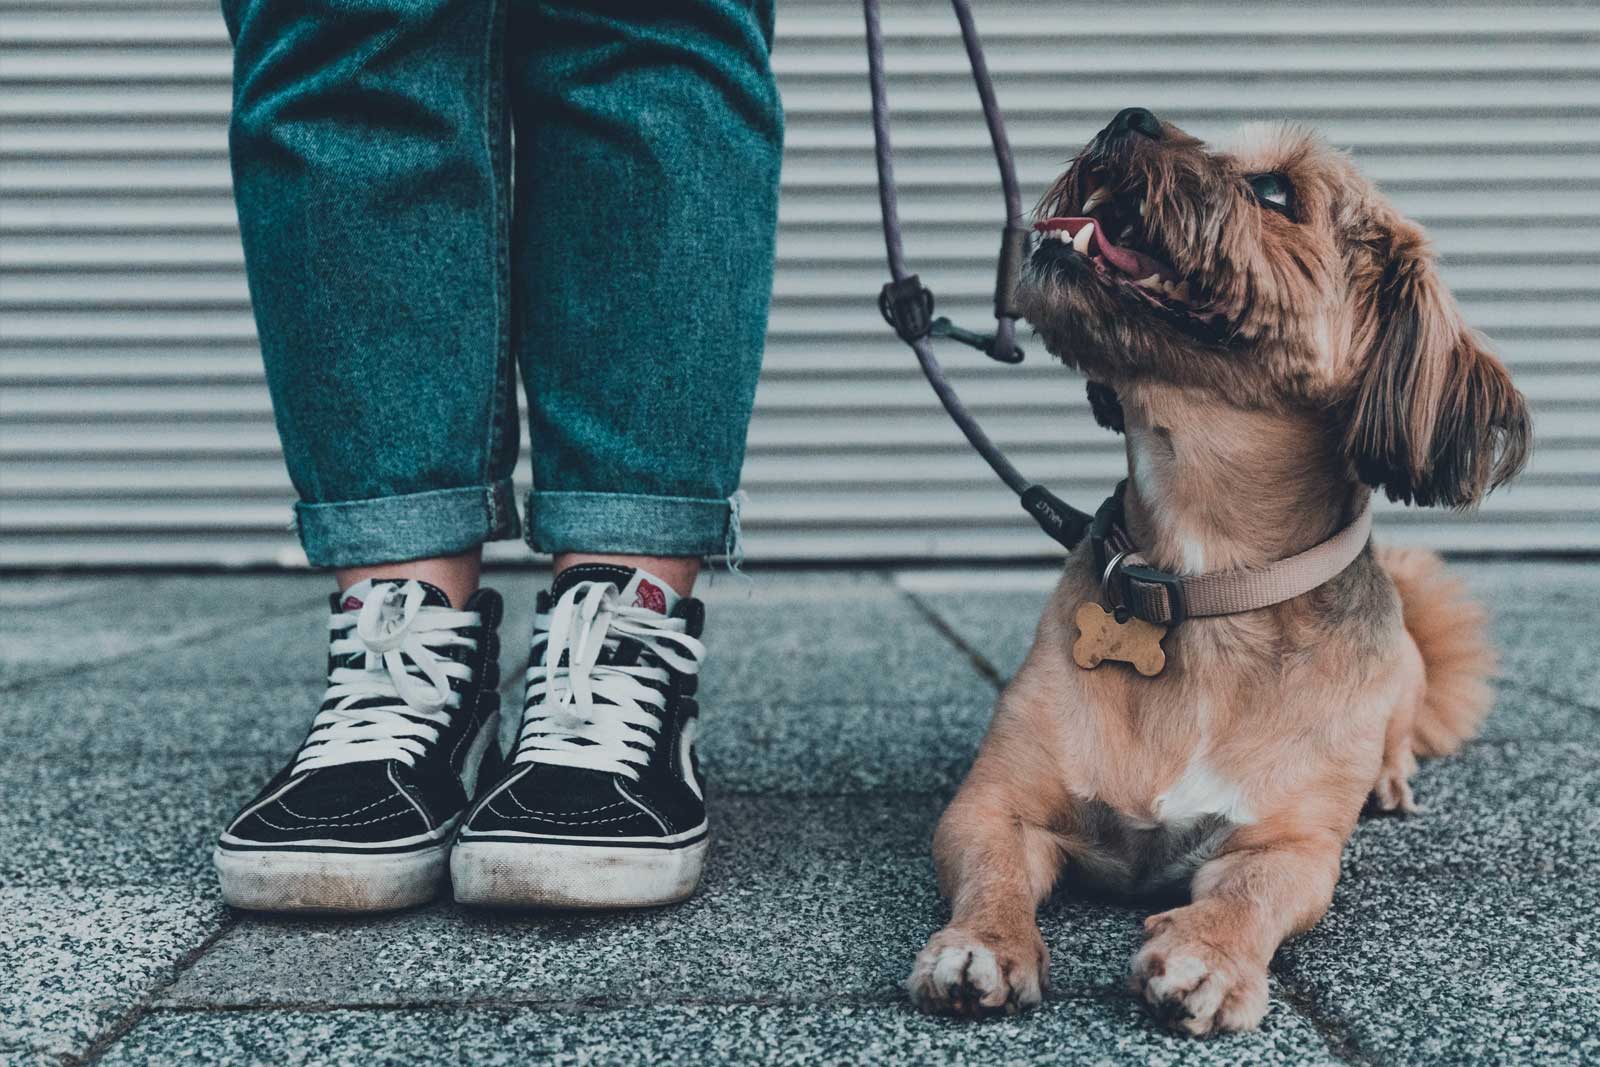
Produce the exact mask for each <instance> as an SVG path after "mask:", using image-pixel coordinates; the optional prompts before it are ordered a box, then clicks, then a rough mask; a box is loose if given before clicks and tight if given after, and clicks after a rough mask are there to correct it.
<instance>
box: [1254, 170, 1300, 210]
mask: <svg viewBox="0 0 1600 1067" xmlns="http://www.w3.org/2000/svg"><path fill="white" fill-rule="evenodd" d="M1248 180H1249V182H1250V189H1251V191H1252V192H1254V193H1255V194H1256V199H1257V200H1258V201H1260V203H1261V206H1262V207H1266V208H1271V209H1272V210H1273V211H1276V212H1277V213H1278V214H1280V215H1283V216H1285V217H1286V218H1287V217H1290V215H1289V199H1290V191H1291V190H1290V189H1289V181H1288V179H1287V178H1285V177H1284V176H1283V175H1281V174H1256V175H1253V176H1252V177H1250V178H1249V179H1248Z"/></svg>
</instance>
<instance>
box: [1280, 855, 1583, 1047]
mask: <svg viewBox="0 0 1600 1067" xmlns="http://www.w3.org/2000/svg"><path fill="white" fill-rule="evenodd" d="M1597 909H1600V892H1597V889H1596V886H1595V882H1594V880H1593V878H1592V872H1591V877H1590V878H1586V879H1537V878H1535V879H1518V880H1510V879H1496V878H1478V879H1467V878H1436V879H1427V880H1423V881H1409V882H1394V881H1385V880H1382V879H1375V880H1364V881H1359V882H1347V883H1345V884H1343V885H1341V886H1340V888H1339V891H1338V893H1337V894H1336V896H1335V899H1334V906H1333V909H1332V911H1331V912H1330V913H1329V915H1328V917H1327V918H1326V919H1324V920H1323V922H1322V923H1321V924H1320V925H1319V926H1317V927H1316V928H1315V929H1314V930H1312V931H1311V932H1310V933H1309V934H1307V935H1306V936H1305V937H1304V938H1301V939H1300V940H1298V941H1296V942H1293V943H1292V944H1290V945H1289V946H1287V947H1286V948H1285V949H1284V950H1283V952H1282V953H1281V954H1280V956H1279V962H1278V967H1277V969H1278V971H1279V972H1280V974H1281V975H1282V976H1283V979H1284V980H1285V981H1286V982H1288V983H1290V984H1292V985H1293V986H1295V987H1296V988H1297V989H1298V990H1300V992H1301V997H1302V999H1301V1003H1303V1004H1309V1006H1310V1009H1311V1010H1313V1011H1315V1012H1316V1013H1318V1015H1319V1016H1321V1017H1322V1018H1324V1019H1327V1020H1328V1021H1330V1022H1331V1023H1332V1025H1333V1026H1335V1027H1336V1028H1337V1029H1338V1030H1339V1031H1341V1032H1343V1033H1344V1034H1346V1035H1347V1036H1348V1037H1349V1038H1350V1040H1351V1041H1352V1043H1353V1044H1354V1045H1355V1046H1356V1047H1357V1049H1359V1050H1360V1051H1362V1052H1364V1053H1365V1054H1366V1055H1367V1056H1368V1057H1370V1059H1371V1062H1374V1063H1384V1064H1395V1065H1397V1067H1398V1065H1418V1067H1421V1065H1424V1064H1428V1065H1439V1067H1447V1065H1448V1067H1454V1065H1458V1064H1489V1063H1497V1064H1539V1065H1546V1064H1549V1065H1555V1064H1579V1063H1588V1064H1592V1063H1596V1062H1600V930H1597V928H1596V925H1595V915H1596V912H1597Z"/></svg>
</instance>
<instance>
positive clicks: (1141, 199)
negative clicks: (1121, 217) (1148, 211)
mask: <svg viewBox="0 0 1600 1067" xmlns="http://www.w3.org/2000/svg"><path fill="white" fill-rule="evenodd" d="M1139 217H1140V218H1141V219H1142V218H1144V197H1142V196H1141V197H1140V198H1139Z"/></svg>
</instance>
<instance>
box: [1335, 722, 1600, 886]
mask: <svg viewBox="0 0 1600 1067" xmlns="http://www.w3.org/2000/svg"><path fill="white" fill-rule="evenodd" d="M1415 787H1416V793H1417V801H1418V803H1420V804H1422V805H1423V806H1424V807H1425V809H1426V810H1425V811H1424V812H1423V813H1422V814H1421V815H1417V816H1412V817H1409V818H1407V817H1398V816H1385V817H1377V818H1368V819H1364V820H1362V822H1361V825H1360V826H1359V827H1357V829H1356V832H1355V835H1354V837H1353V838H1352V839H1351V841H1350V844H1349V845H1348V846H1347V847H1346V849H1345V869H1346V872H1347V877H1358V878H1364V879H1365V878H1373V877H1374V876H1377V877H1380V878H1381V877H1397V876H1407V875H1414V874H1420V873H1425V872H1435V873H1444V872H1454V873H1456V874H1458V875H1460V876H1471V877H1478V878H1484V877H1491V876H1497V877H1515V876H1521V875H1524V874H1530V873H1532V874H1541V875H1549V874H1559V875H1583V876H1587V877H1589V878H1591V879H1592V878H1593V877H1594V874H1595V872H1596V871H1600V813H1597V808H1596V798H1600V749H1597V748H1596V747H1595V746H1593V745H1591V744H1586V743H1582V742H1575V741H1561V742H1549V741H1538V742H1535V741H1507V742H1502V743H1490V742H1479V743H1477V744H1474V745H1473V746H1471V747H1470V748H1468V749H1467V750H1466V751H1464V752H1462V753H1461V754H1459V755H1456V756H1452V757H1449V758H1446V759H1440V760H1430V761H1428V762H1427V763H1425V764H1424V765H1423V767H1422V770H1421V772H1420V773H1419V774H1418V775H1417V778H1416V780H1415Z"/></svg>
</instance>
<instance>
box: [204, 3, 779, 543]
mask: <svg viewBox="0 0 1600 1067" xmlns="http://www.w3.org/2000/svg"><path fill="white" fill-rule="evenodd" d="M224 15H225V16H226V19H227V22H228V28H229V31H230V33H231V35H232V36H233V39H234V46H235V49H234V58H235V62H234V108H233V122H232V127H231V130H230V145H231V154H232V160H233V175H234V191H235V195H236V198H237V203H238V210H239V225H240V230H241V233H242V236H243V240H244V249H245V262H246V267H247V271H248V274H249V279H250V293H251V299H252V301H253V303H254V307H255V313H256V323H257V328H258V332H259V334H260V338H261V348H262V354H263V357H264V360H265V363H266V368H267V381H268V385H269V388H270V389H271V392H272V401H273V410H274V413H275V415H276V418H277V422H278V430H279V434H280V436H281V437H282V440H283V448H284V455H285V459H286V461H287V463H288V467H289V473H290V476H291V478H292V479H293V481H294V485H295V488H296V490H297V492H298V494H299V496H300V502H299V503H298V504H297V505H296V517H297V525H298V528H299V532H300V537H301V541H302V543H303V544H304V546H305V549H306V554H307V556H308V557H309V558H310V560H311V562H312V563H314V564H317V565H321V566H351V565H357V564H365V563H377V562H385V561H391V560H402V559H415V558H419V557H423V556H434V555H443V554H449V553H453V552H459V551H463V550H466V549H469V548H471V547H473V546H474V545H477V544H480V543H482V542H484V541H486V540H493V539H499V538H506V537H514V536H516V535H517V533H518V530H519V524H518V521H517V515H516V509H515V506H514V503H513V497H512V488H511V473H512V469H513V467H514V465H515V462H516V454H517V445H518V425H517V422H518V420H517V416H516V403H515V391H514V390H515V384H514V377H515V373H516V369H517V368H519V367H520V370H521V375H522V380H523V384H524V386H525V388H526V389H527V394H528V403H529V407H530V412H531V416H530V424H531V425H530V428H529V432H530V436H531V440H532V445H533V457H534V459H533V473H534V488H533V492H532V493H531V494H530V495H529V500H528V530H527V536H528V540H529V543H530V544H531V545H533V547H534V548H536V549H539V550H541V551H547V552H554V551H564V550H572V551H590V552H631V553H643V554H659V555H706V554H711V553H715V552H720V551H722V550H723V548H724V546H725V544H726V542H727V538H728V533H729V524H730V520H731V519H733V517H734V516H733V514H732V510H731V504H730V500H731V498H732V497H733V495H734V494H735V492H736V490H737V489H738V482H739V470H740V467H741V465H742V463H743V459H744V447H745V432H746V427H747V425H748V422H749V417H750V409H751V404H752V402H753V399H754V394H755V385H756V377H757V374H758V372H759V370H760V362H761V350H762V343H763V338H764V335H765V329H766V318H767V304H768V299H769V295H770V292H771V285H772V260H773V244H774V237H775V231H776V222H777V193H778V188H777V183H778V170H779V162H780V157H781V153H782V137H783V119H782V110H781V107H780V104H779V100H778V94H777V89H776V86H775V84H774V82H773V79H772V73H771V69H770V66H769V62H768V59H769V51H770V47H771V34H772V5H771V0H658V2H655V3H641V2H633V3H623V2H619V0H568V2H561V3H535V2H530V0H494V2H491V0H314V2H306V3H298V4H284V3H267V2H265V0H224ZM513 126H514V127H515V133H516V137H515V143H516V153H515V160H514V161H513V159H512V153H511V140H512V139H511V130H512V128H513ZM513 170H514V174H513Z"/></svg>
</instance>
